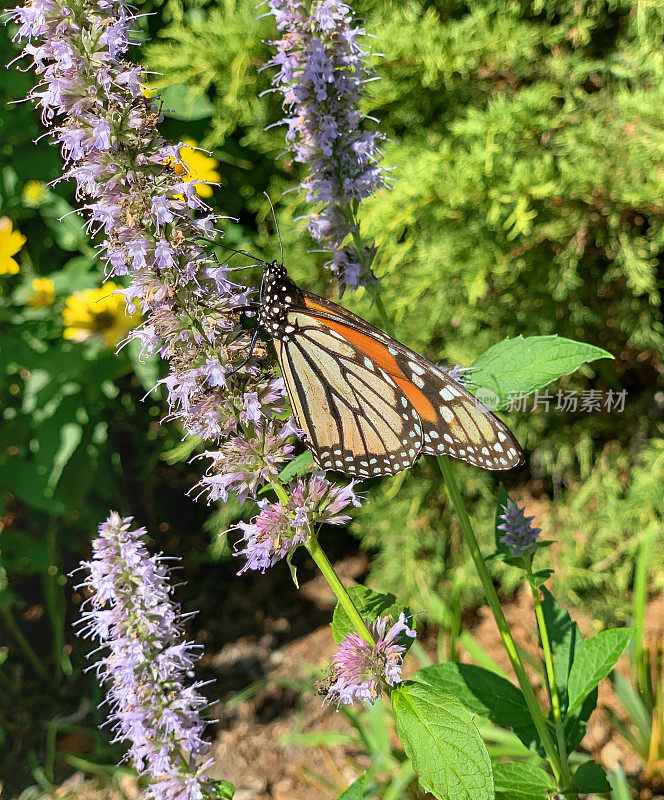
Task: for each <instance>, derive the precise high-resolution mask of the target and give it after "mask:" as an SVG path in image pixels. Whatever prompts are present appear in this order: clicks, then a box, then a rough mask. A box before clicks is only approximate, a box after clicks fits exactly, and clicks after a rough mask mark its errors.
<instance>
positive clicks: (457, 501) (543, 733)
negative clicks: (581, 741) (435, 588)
mask: <svg viewBox="0 0 664 800" xmlns="http://www.w3.org/2000/svg"><path fill="white" fill-rule="evenodd" d="M437 461H438V466H439V467H440V471H441V473H442V475H443V478H444V480H445V483H446V484H447V491H448V492H449V495H450V499H451V500H452V505H453V506H454V508H455V510H456V513H457V516H458V517H459V523H460V525H461V530H462V532H463V535H464V539H465V540H466V545H467V547H468V549H469V550H470V555H471V557H472V559H473V563H474V564H475V570H476V571H477V575H478V577H479V579H480V581H481V583H482V586H483V588H484V594H485V597H486V599H487V602H488V604H489V607H490V609H491V612H492V613H493V617H494V619H495V620H496V625H497V626H498V631H499V633H500V638H501V639H502V641H503V646H504V648H505V650H506V651H507V655H508V656H509V659H510V661H511V663H512V668H513V669H514V673H515V674H516V677H517V680H518V681H519V686H520V687H521V691H522V693H523V698H524V700H525V701H526V705H527V706H528V711H530V716H531V717H532V720H533V723H534V725H535V728H536V729H537V733H538V735H539V738H540V741H541V743H542V747H543V748H544V752H545V753H546V757H547V759H548V761H549V763H550V764H551V769H552V770H553V773H554V776H555V778H556V781H557V783H558V784H559V785H560V784H561V780H562V777H563V768H562V763H561V760H560V755H559V754H558V751H557V749H556V746H555V744H554V742H553V739H552V738H551V734H550V733H549V729H548V727H547V724H546V720H545V718H544V715H543V714H542V709H541V708H540V705H539V703H538V701H537V698H536V697H535V692H534V691H533V687H532V686H531V685H530V681H529V680H528V676H527V674H526V670H525V668H524V666H523V662H522V660H521V657H520V656H519V652H518V650H517V648H516V645H515V643H514V639H513V638H512V634H511V632H510V629H509V626H508V624H507V620H506V619H505V615H504V614H503V609H502V607H501V605H500V600H499V599H498V595H497V593H496V590H495V588H494V585H493V581H492V580H491V575H490V574H489V570H488V568H487V565H486V562H485V561H484V558H483V556H482V552H481V550H480V546H479V544H478V543H477V539H476V537H475V533H474V531H473V527H472V525H471V522H470V517H469V516H468V512H467V511H466V507H465V506H464V504H463V499H462V498H461V493H460V492H459V487H458V485H457V482H456V478H455V476H454V471H453V469H452V465H451V464H450V462H449V459H448V458H447V457H446V456H438V458H437Z"/></svg>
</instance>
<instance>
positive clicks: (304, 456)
mask: <svg viewBox="0 0 664 800" xmlns="http://www.w3.org/2000/svg"><path fill="white" fill-rule="evenodd" d="M314 466H315V464H314V459H313V456H312V455H311V451H310V450H305V451H304V453H300V455H299V456H295V458H294V459H293V460H292V461H289V462H288V464H286V466H285V467H284V468H283V469H282V470H281V472H280V473H279V478H280V480H281V481H283V482H284V483H286V481H289V480H291V478H294V477H295V476H296V475H303V474H304V473H305V472H309V470H310V469H311V468H312V467H314Z"/></svg>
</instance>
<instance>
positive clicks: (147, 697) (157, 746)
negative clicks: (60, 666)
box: [79, 512, 212, 800]
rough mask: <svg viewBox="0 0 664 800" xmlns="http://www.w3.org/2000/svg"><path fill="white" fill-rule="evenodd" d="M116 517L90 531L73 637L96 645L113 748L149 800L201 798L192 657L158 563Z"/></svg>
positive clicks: (207, 789)
mask: <svg viewBox="0 0 664 800" xmlns="http://www.w3.org/2000/svg"><path fill="white" fill-rule="evenodd" d="M131 519H132V518H131V517H126V518H124V519H123V518H122V517H120V515H119V514H117V513H116V512H111V514H110V516H109V517H108V519H107V520H106V522H103V523H102V524H101V525H100V526H99V535H98V537H97V538H96V539H95V540H94V541H93V543H92V550H93V558H92V561H89V562H83V563H82V565H81V566H82V567H83V568H84V569H85V570H87V571H88V575H87V577H86V579H85V581H84V583H83V586H84V587H86V588H87V589H89V590H90V591H92V592H93V594H92V596H91V597H90V599H89V600H88V601H86V602H87V604H88V610H86V611H85V612H84V613H83V615H82V619H81V622H82V623H83V627H82V628H81V630H80V632H79V633H80V635H83V636H85V637H89V638H93V639H95V640H96V641H97V642H98V643H99V645H100V650H101V651H102V652H103V653H104V655H103V657H102V658H101V659H100V660H99V661H98V662H97V664H96V672H97V675H98V677H99V679H100V680H101V681H102V682H103V683H105V684H107V685H108V695H107V703H108V706H109V708H110V718H111V722H112V725H113V730H114V732H115V738H114V741H116V742H124V743H128V744H129V751H128V754H127V757H128V758H130V759H131V760H132V761H133V763H134V765H135V766H136V769H137V770H138V772H139V773H141V774H143V775H145V776H146V777H147V778H148V779H149V783H148V789H147V791H148V795H149V796H150V797H153V798H155V800H175V798H177V799H178V800H199V799H200V798H203V797H205V796H210V794H211V788H212V782H211V781H210V780H209V779H208V777H207V775H206V770H208V769H209V767H210V766H211V764H212V759H209V758H206V757H205V754H206V753H207V751H208V750H209V743H208V742H207V741H206V740H205V739H204V738H203V728H204V723H203V721H202V719H201V715H200V712H201V710H202V709H203V708H204V707H205V705H206V700H205V698H204V697H203V695H202V694H201V693H200V691H199V689H200V687H201V685H202V684H201V683H200V682H192V681H191V677H192V675H193V668H194V665H195V663H196V661H197V660H198V658H199V657H200V656H199V653H198V652H197V649H196V647H195V646H194V645H192V644H191V643H190V642H187V641H186V640H185V639H184V634H183V629H182V615H181V614H180V611H179V608H178V606H177V605H176V604H175V603H174V602H173V600H172V598H171V595H172V591H173V590H172V587H171V586H170V585H169V582H168V570H167V568H166V566H165V564H164V561H165V559H164V558H163V557H161V556H150V555H149V554H148V551H147V548H146V547H145V544H144V542H143V541H142V539H143V537H144V535H145V529H144V528H138V529H136V530H131V529H130V526H131Z"/></svg>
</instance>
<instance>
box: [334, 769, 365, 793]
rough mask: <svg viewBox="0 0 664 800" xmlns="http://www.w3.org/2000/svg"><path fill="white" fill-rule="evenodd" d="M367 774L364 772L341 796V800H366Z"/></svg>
mask: <svg viewBox="0 0 664 800" xmlns="http://www.w3.org/2000/svg"><path fill="white" fill-rule="evenodd" d="M366 777H367V773H366V772H363V773H362V774H361V775H360V777H359V778H356V779H355V780H354V781H353V782H352V783H351V785H350V786H349V787H348V788H347V789H346V791H345V792H342V793H341V794H340V795H339V800H364V782H365V780H366Z"/></svg>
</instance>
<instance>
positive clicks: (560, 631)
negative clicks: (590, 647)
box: [540, 586, 582, 711]
mask: <svg viewBox="0 0 664 800" xmlns="http://www.w3.org/2000/svg"><path fill="white" fill-rule="evenodd" d="M540 591H541V593H542V611H543V612H544V621H545V623H546V628H547V631H548V634H549V641H550V642H551V652H552V654H553V672H554V674H555V678H556V685H557V687H558V695H559V697H560V704H561V706H562V708H563V711H565V710H566V709H567V681H568V678H569V673H570V670H571V669H572V663H573V661H574V654H575V652H576V648H577V646H578V645H579V643H580V642H581V641H582V639H581V631H580V630H579V626H578V625H577V624H576V622H572V619H571V618H570V615H569V614H568V613H567V611H565V609H564V608H561V607H560V606H559V605H558V603H557V602H556V601H555V598H554V597H553V595H552V594H551V592H550V591H549V590H548V589H547V588H546V587H545V586H542V587H541V588H540Z"/></svg>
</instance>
